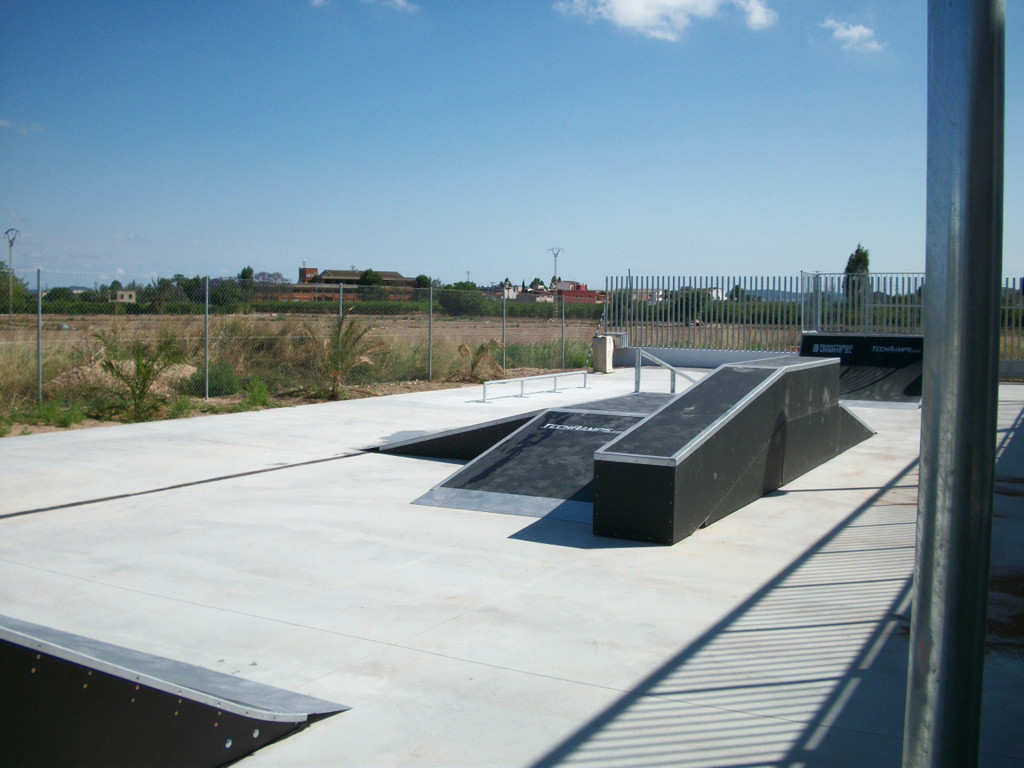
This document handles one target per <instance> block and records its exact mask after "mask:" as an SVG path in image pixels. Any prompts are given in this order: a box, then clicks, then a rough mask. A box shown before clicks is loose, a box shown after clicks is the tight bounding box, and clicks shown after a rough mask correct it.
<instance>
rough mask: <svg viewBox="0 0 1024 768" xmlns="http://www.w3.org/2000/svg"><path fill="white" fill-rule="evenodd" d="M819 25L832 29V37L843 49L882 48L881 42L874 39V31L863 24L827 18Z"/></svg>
mask: <svg viewBox="0 0 1024 768" xmlns="http://www.w3.org/2000/svg"><path fill="white" fill-rule="evenodd" d="M821 26H822V28H823V29H831V30H832V39H833V40H835V41H836V42H838V43H840V44H841V45H842V47H843V50H844V51H857V52H858V53H876V52H877V51H880V50H882V44H881V43H880V42H878V41H877V40H875V39H874V38H875V31H874V30H873V29H868V28H867V27H865V26H864V25H863V24H847V23H846V22H845V21H838V20H836V19H833V18H828V19H826V20H825V21H823V22H822V23H821Z"/></svg>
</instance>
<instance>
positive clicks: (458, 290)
mask: <svg viewBox="0 0 1024 768" xmlns="http://www.w3.org/2000/svg"><path fill="white" fill-rule="evenodd" d="M435 296H436V299H437V302H438V304H440V306H441V309H442V310H443V311H444V312H445V313H446V314H448V315H451V316H453V317H465V316H467V315H479V314H481V313H482V311H483V309H484V303H485V302H486V301H487V300H486V299H485V298H484V297H483V294H481V293H480V289H479V288H477V286H476V283H472V282H469V281H468V280H467V281H462V282H458V283H454V284H452V285H450V286H448V287H447V290H443V291H440V292H438V293H437V294H435Z"/></svg>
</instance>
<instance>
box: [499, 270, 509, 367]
mask: <svg viewBox="0 0 1024 768" xmlns="http://www.w3.org/2000/svg"><path fill="white" fill-rule="evenodd" d="M507 308H508V296H506V295H505V291H504V289H502V293H501V367H502V368H507V367H508V361H507V359H506V358H505V312H506V310H507Z"/></svg>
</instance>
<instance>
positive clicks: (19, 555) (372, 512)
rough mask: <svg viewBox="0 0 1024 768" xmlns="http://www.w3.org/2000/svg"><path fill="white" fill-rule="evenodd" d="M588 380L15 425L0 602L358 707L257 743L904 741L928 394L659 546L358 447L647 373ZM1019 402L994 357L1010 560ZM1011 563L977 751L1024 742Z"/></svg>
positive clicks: (545, 753)
mask: <svg viewBox="0 0 1024 768" xmlns="http://www.w3.org/2000/svg"><path fill="white" fill-rule="evenodd" d="M577 383H578V382H575V381H572V382H570V381H567V382H566V383H565V384H564V385H563V386H565V389H564V390H563V391H561V392H558V393H550V392H549V393H540V392H534V393H532V394H530V395H529V396H528V397H526V398H522V399H520V398H518V397H501V398H500V399H497V400H494V401H492V402H487V403H483V402H481V401H480V389H479V388H464V389H455V390H446V391H436V392H428V393H422V394H410V395H398V396H392V397H385V398H376V399H367V400H356V401H350V402H341V403H329V404H322V405H309V406H303V407H300V408H290V409H280V410H268V411H261V412H253V413H242V414H234V415H225V416H217V417H209V418H199V419H189V420H181V421H167V422H159V423H147V424H137V425H128V426H121V427H111V428H107V429H100V430H82V431H71V432H65V433H53V434H42V435H33V436H26V437H17V438H9V439H5V440H2V441H0V614H5V615H8V616H13V617H16V618H18V619H22V620H25V621H30V622H35V623H37V624H43V625H48V626H52V627H55V628H58V629H61V630H65V631H69V632H75V633H78V634H81V635H86V636H89V637H92V638H95V639H98V640H103V641H106V642H109V643H114V644H116V645H120V646H125V647H128V648H132V649H135V650H138V651H145V652H149V653H153V654H157V655H160V656H166V657H169V658H172V659H177V660H181V661H185V662H189V663H192V664H197V665H201V666H203V667H207V668H209V669H212V670H217V671H220V672H225V673H228V674H231V675H237V676H239V677H242V678H245V679H249V680H253V681H256V682H263V683H267V684H270V685H274V686H277V687H280V688H285V689H288V690H291V691H295V692H299V693H305V694H308V695H311V696H315V697H319V698H322V699H327V700H330V701H334V702H338V703H341V704H345V705H348V706H350V707H351V710H349V711H347V712H344V713H341V714H338V715H335V716H333V717H330V718H328V719H326V720H324V721H322V722H319V723H316V724H314V725H312V726H311V727H310V728H309V729H308V730H306V731H304V732H302V733H299V734H297V735H295V736H292V737H291V738H288V739H285V740H283V741H281V742H278V743H276V744H273V745H271V746H269V747H267V748H265V749H263V750H262V751H259V752H257V753H255V754H254V755H252V756H251V757H249V758H246V759H245V760H243V763H242V764H244V765H246V766H252V767H253V768H256V767H257V766H274V767H275V768H276V767H280V766H414V765H415V766H486V765H493V766H517V765H518V766H554V765H609V766H613V765H614V766H629V765H636V766H641V765H642V766H656V765H673V766H717V767H719V768H721V767H722V766H798V765H799V766H822V767H824V766H829V767H836V766H840V767H841V766H897V765H899V763H900V754H901V734H902V730H903V706H904V695H905V684H906V682H905V678H906V666H907V657H908V638H907V635H908V631H909V623H908V618H909V612H910V605H909V602H910V594H909V591H910V576H911V571H912V567H913V549H914V519H915V512H916V507H915V505H916V497H917V455H918V440H919V426H920V412H919V411H918V410H907V409H887V408H878V407H875V408H856V409H855V412H856V414H857V415H858V416H859V417H860V418H861V419H863V420H864V421H865V422H866V423H867V424H868V425H869V426H871V427H872V428H873V429H874V430H876V431H877V435H876V436H875V437H873V438H871V439H870V440H868V441H866V442H864V443H862V444H860V445H858V446H856V447H855V448H853V449H851V450H850V451H848V452H847V453H845V454H843V455H841V456H839V457H838V458H836V459H834V460H832V461H830V462H828V463H827V464H825V465H823V466H821V467H819V468H818V469H816V470H814V471H812V472H810V473H808V474H807V475H805V476H803V477H801V478H800V479H798V480H797V481H796V482H793V483H791V484H790V485H788V486H785V487H784V488H783V489H781V490H779V491H778V492H776V493H773V494H771V495H770V496H768V497H765V498H763V499H761V500H760V501H757V502H755V503H753V504H751V505H749V506H748V507H745V508H744V509H742V510H740V511H738V512H737V513H735V514H733V515H731V516H730V517H728V518H726V519H725V520H722V521H720V522H718V523H716V524H715V525H713V526H711V527H709V528H707V529H704V530H701V531H699V532H697V533H696V534H695V535H694V536H692V537H690V538H689V539H686V540H684V541H682V542H680V543H679V544H677V545H675V546H673V547H659V546H646V545H638V544H633V543H630V542H624V541H616V540H609V539H601V538H597V537H594V536H593V535H592V534H591V533H590V529H589V526H588V525H582V524H579V523H571V522H563V521H555V520H538V519H531V518H524V517H520V516H514V515H499V514H489V513H483V512H470V511H463V510H457V509H442V508H435V507H425V506H419V505H413V504H411V502H412V501H413V500H414V499H416V498H417V497H419V496H420V495H422V494H423V493H424V492H426V491H427V490H429V489H430V488H431V487H432V486H434V485H435V484H437V483H439V482H440V481H442V480H443V479H444V478H446V477H447V476H448V475H449V474H450V473H452V472H453V471H454V470H455V469H456V468H457V464H456V463H453V462H446V461H438V460H423V459H412V458H403V457H398V456H390V455H381V454H377V453H364V452H363V450H362V449H365V448H367V447H369V446H373V445H378V444H381V443H383V442H387V441H391V440H397V439H401V438H404V437H410V436H413V435H415V434H419V433H425V432H432V431H437V430H441V429H446V428H451V427H455V426H462V425H469V424H474V423H478V422H482V421H486V420H490V419H495V418H499V417H502V416H507V415H512V414H515V413H520V412H524V411H530V410H535V409H540V408H545V407H551V406H558V405H567V404H571V403H577V402H582V401H586V400H593V399H599V398H605V397H611V396H614V395H618V394H624V393H626V392H630V391H632V387H633V373H632V371H616V372H615V373H613V374H610V375H603V376H602V375H595V376H591V377H589V384H590V386H589V387H588V388H587V389H577V388H575V386H576V384H577ZM537 386H538V388H539V386H540V385H537ZM499 389H500V388H499ZM499 389H495V390H493V391H492V392H491V393H489V395H490V394H499V395H501V394H505V393H502V392H500V391H499ZM645 389H648V390H650V391H667V380H666V379H664V378H662V377H660V376H659V373H658V372H655V373H652V374H647V373H646V372H645ZM511 391H512V390H509V391H508V393H511ZM1022 409H1024V386H1022V385H1004V386H1003V387H1002V389H1001V400H1000V433H999V436H998V438H999V440H1000V459H999V466H998V470H997V474H998V477H999V480H998V483H997V488H996V491H997V494H996V503H997V506H996V511H997V515H996V519H995V536H994V541H995V543H994V548H993V574H994V575H999V576H1000V578H1003V577H1005V579H1006V583H1008V584H1012V583H1018V584H1019V580H1020V574H1021V571H1022V565H1021V551H1022V550H1021V544H1022V542H1024V498H1022V495H1021V492H1020V490H1019V489H1020V487H1021V485H1020V484H1021V483H1024V445H1022V443H1024V440H1020V439H1018V438H1019V437H1020V435H1018V434H1017V432H1018V426H1019V424H1018V422H1019V420H1020V419H1021V417H1022ZM1015 574H1016V576H1015ZM1014 579H1017V581H1016V582H1014ZM1000 583H1003V582H1000ZM1013 592H1014V589H1012V588H1007V590H1006V593H1005V594H1000V595H998V596H997V597H998V598H999V601H1001V602H999V603H998V605H996V606H995V612H996V614H998V616H997V618H1001V619H1006V621H1008V622H1009V624H1008V626H1009V627H1010V629H1005V628H1004V629H1003V630H1001V634H1000V633H998V632H997V633H996V635H994V636H993V644H992V646H993V647H992V650H991V651H990V652H989V653H988V655H987V657H986V688H985V708H984V714H983V740H982V755H981V764H982V765H985V766H999V767H1005V766H1024V729H1022V728H1021V727H1020V724H1021V723H1022V722H1024V704H1022V701H1024V698H1022V694H1024V653H1022V652H1024V648H1022V647H1021V645H1020V644H1019V633H1018V634H1017V636H1016V639H1015V637H1014V631H1013V630H1012V627H1013V622H1014V621H1015V620H1016V621H1017V622H1018V625H1019V621H1020V616H1019V615H1016V619H1014V616H1015V614H1014V612H1015V611H1018V612H1019V610H1020V605H1019V602H1014V600H1015V599H1016V598H1015V597H1014V594H1013Z"/></svg>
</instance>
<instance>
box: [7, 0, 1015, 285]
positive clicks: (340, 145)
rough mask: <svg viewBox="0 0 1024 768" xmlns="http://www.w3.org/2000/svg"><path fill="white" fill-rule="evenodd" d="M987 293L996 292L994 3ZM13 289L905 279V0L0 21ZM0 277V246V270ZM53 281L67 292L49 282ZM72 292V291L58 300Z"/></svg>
mask: <svg viewBox="0 0 1024 768" xmlns="http://www.w3.org/2000/svg"><path fill="white" fill-rule="evenodd" d="M1008 5H1010V6H1011V7H1010V8H1008V14H1009V18H1008V26H1007V33H1006V39H1007V83H1008V85H1007V97H1006V107H1007V108H1006V126H1007V127H1006V166H1005V173H1006V184H1005V233H1004V274H1006V275H1008V276H1020V275H1024V215H1022V209H1024V205H1022V201H1024V139H1022V131H1021V122H1022V118H1024V96H1022V91H1024V89H1022V88H1021V87H1020V74H1021V73H1022V72H1024V66H1022V61H1024V58H1022V53H1021V45H1020V44H1021V43H1022V42H1024V22H1022V21H1021V20H1020V19H1018V18H1016V17H1015V16H1016V15H1018V14H1017V13H1016V12H1018V11H1019V10H1020V8H1019V6H1018V5H1017V4H1016V3H1008ZM0 9H2V17H3V19H4V39H3V43H2V45H0V167H2V169H3V183H2V186H0V227H2V229H7V228H8V227H16V228H17V229H18V230H20V231H21V233H22V234H21V237H20V238H19V239H18V240H17V241H16V243H15V246H14V253H15V268H19V269H20V268H32V269H34V268H36V267H42V268H44V269H47V270H61V271H70V272H76V273H82V274H83V275H86V276H88V275H91V274H93V273H99V274H102V275H114V276H120V277H124V276H127V277H130V278H136V279H139V280H140V281H142V282H147V281H148V280H150V279H152V277H154V276H158V275H172V274H175V273H179V272H180V273H184V274H189V275H191V274H211V275H222V274H237V273H238V271H239V270H241V269H242V268H243V267H245V266H246V265H251V266H253V267H254V268H255V269H256V270H257V271H269V272H274V271H280V272H282V273H284V274H285V275H286V276H288V277H294V276H295V275H296V274H297V270H298V268H299V267H300V266H301V265H302V263H303V262H304V261H305V262H306V264H307V265H308V266H311V267H319V268H320V269H326V268H335V269H339V268H341V269H346V268H349V267H351V266H353V265H354V266H356V267H357V268H359V269H364V268H367V267H372V268H374V269H378V270H385V269H388V270H397V271H400V272H403V273H405V274H408V275H416V274H421V273H424V274H428V275H431V276H434V277H438V278H440V279H441V280H442V281H445V282H451V281H455V280H463V279H465V278H466V273H467V272H468V273H469V275H470V278H471V279H472V280H474V281H475V282H478V283H481V284H483V283H490V282H493V281H497V280H501V279H503V278H504V277H506V276H508V277H510V278H511V279H512V280H514V281H516V282H518V281H520V280H523V279H525V280H527V281H529V280H530V279H531V278H532V277H534V276H540V277H542V278H543V279H547V278H548V277H550V275H551V272H552V258H551V254H550V253H549V249H550V248H552V247H559V248H562V249H564V250H563V252H562V255H561V257H560V258H559V272H560V273H561V275H562V277H564V278H567V279H578V280H582V281H585V282H589V283H590V284H591V285H592V286H593V285H601V284H603V281H604V276H605V275H607V274H624V273H625V272H626V270H627V269H630V270H632V271H633V273H634V274H637V273H644V274H681V275H693V274H732V275H775V274H795V273H798V272H799V271H800V270H808V271H814V270H820V271H841V270H842V268H843V267H844V266H845V264H846V259H847V257H848V255H849V254H850V253H851V252H852V251H853V249H854V248H855V247H856V245H857V244H858V243H863V244H864V245H865V246H866V247H867V248H869V249H870V251H871V268H872V271H874V272H888V271H904V270H909V271H919V270H923V269H924V198H925V150H926V125H925V108H926V31H927V30H926V24H927V20H926V13H927V3H926V2H925V0H914V1H910V0H887V1H886V2H881V1H879V0H850V1H847V0H833V1H832V2H807V1H806V0H805V1H804V2H794V0H560V1H559V2H552V0H415V1H414V0H312V1H311V0H217V1H216V2H213V1H212V0H203V1H199V0H176V1H175V2H145V1H143V2H134V3H125V2H123V0H114V1H109V0H90V2H88V3H80V2H67V1H66V0H64V1H61V2H57V1H55V0H0ZM4 256H6V254H4ZM72 282H75V281H74V280H72ZM79 282H83V283H85V284H91V283H93V282H95V280H93V279H85V278H83V279H82V280H81V281H79Z"/></svg>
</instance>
